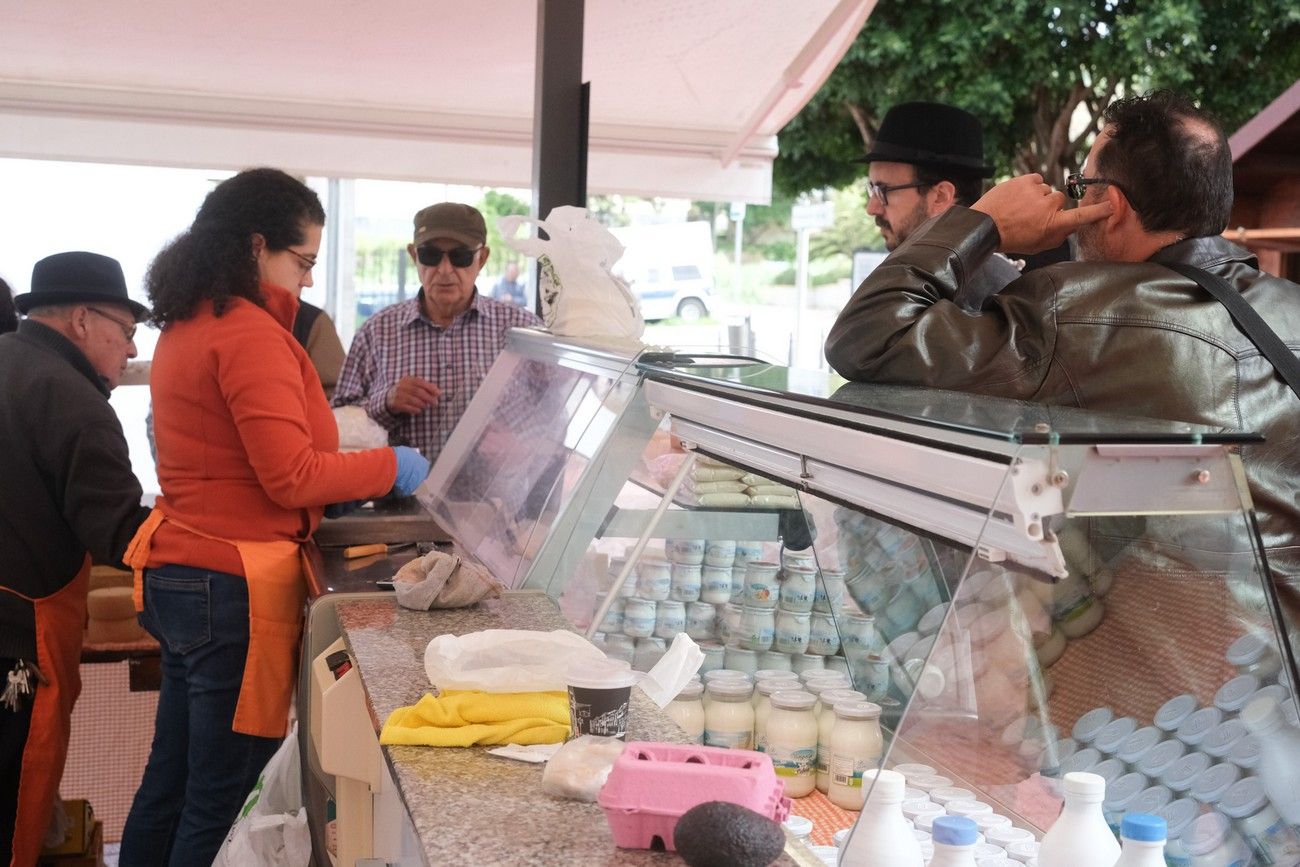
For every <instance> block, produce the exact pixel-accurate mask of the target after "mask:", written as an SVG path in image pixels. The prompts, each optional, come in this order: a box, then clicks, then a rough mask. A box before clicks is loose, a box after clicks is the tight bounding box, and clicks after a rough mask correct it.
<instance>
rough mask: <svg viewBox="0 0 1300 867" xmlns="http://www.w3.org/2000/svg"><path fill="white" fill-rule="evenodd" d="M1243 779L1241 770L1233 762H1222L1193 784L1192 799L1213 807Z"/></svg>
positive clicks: (1209, 769)
mask: <svg viewBox="0 0 1300 867" xmlns="http://www.w3.org/2000/svg"><path fill="white" fill-rule="evenodd" d="M1240 779H1241V768H1239V767H1237V766H1236V765H1234V764H1232V763H1231V762H1220V763H1219V764H1217V765H1213V766H1211V767H1210V768H1208V769H1207V770H1206V771H1205V773H1203V774H1201V775H1200V776H1199V777H1197V778H1196V782H1195V783H1193V784H1192V798H1193V800H1197V801H1200V802H1201V803H1202V804H1206V805H1208V806H1211V807H1213V806H1214V805H1216V804H1217V803H1218V802H1219V799H1220V798H1222V797H1223V793H1224V792H1226V791H1228V787H1229V786H1231V785H1232V784H1233V783H1235V782H1237V780H1240Z"/></svg>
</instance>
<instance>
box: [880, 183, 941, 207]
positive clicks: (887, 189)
mask: <svg viewBox="0 0 1300 867" xmlns="http://www.w3.org/2000/svg"><path fill="white" fill-rule="evenodd" d="M932 186H934V184H922V183H914V184H878V183H876V182H875V181H867V190H868V191H869V192H870V193H871V195H873V196H875V197H876V198H877V199H880V204H882V205H885V206H886V207H888V205H889V194H890V193H892V192H894V191H895V190H920V189H924V188H925V187H932Z"/></svg>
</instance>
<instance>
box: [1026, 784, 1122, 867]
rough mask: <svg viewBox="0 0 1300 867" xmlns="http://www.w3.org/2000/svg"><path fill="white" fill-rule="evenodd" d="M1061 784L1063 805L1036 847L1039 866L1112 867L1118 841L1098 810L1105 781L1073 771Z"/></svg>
mask: <svg viewBox="0 0 1300 867" xmlns="http://www.w3.org/2000/svg"><path fill="white" fill-rule="evenodd" d="M1063 784H1064V788H1065V807H1064V809H1062V810H1061V815H1059V816H1057V817H1056V821H1055V822H1054V823H1053V824H1052V827H1051V828H1050V829H1049V830H1048V832H1047V834H1046V835H1044V837H1043V842H1042V845H1040V846H1039V848H1038V867H1114V865H1115V862H1116V861H1117V860H1118V859H1119V854H1120V849H1119V843H1117V842H1115V835H1114V834H1113V833H1111V830H1110V826H1109V825H1107V824H1106V817H1105V816H1104V815H1102V812H1101V802H1102V801H1103V800H1105V798H1106V781H1105V780H1104V779H1103V778H1102V777H1099V776H1098V775H1096V774H1088V773H1082V772H1079V771H1075V772H1072V773H1068V774H1066V775H1065V779H1064V781H1063Z"/></svg>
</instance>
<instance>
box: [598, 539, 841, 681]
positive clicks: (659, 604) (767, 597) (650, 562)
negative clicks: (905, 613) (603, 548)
mask: <svg viewBox="0 0 1300 867" xmlns="http://www.w3.org/2000/svg"><path fill="white" fill-rule="evenodd" d="M760 550H761V548H760V546H759V544H758V543H747V542H704V541H702V540H671V541H669V542H668V543H667V546H666V555H667V557H668V559H667V560H660V559H658V558H657V557H656V556H655V555H654V554H651V555H649V556H648V557H645V556H643V557H642V558H641V560H640V561H638V563H637V565H636V572H635V573H634V575H633V576H630V577H629V579H628V582H627V583H625V584H624V588H625V589H626V588H627V587H629V586H636V587H638V588H639V590H638V592H641V593H643V594H644V595H642V596H622V597H620V598H617V599H615V600H613V601H612V602H611V604H610V606H609V609H608V611H607V613H606V615H605V617H604V618H603V619H602V621H601V623H600V626H599V633H600V634H601V636H602V637H603V640H604V649H605V650H606V652H607V653H609V654H610V655H611V656H616V657H618V658H623V659H628V660H629V661H632V662H633V664H634V665H636V667H638V668H640V667H641V666H640V665H639V664H638V661H637V659H638V656H640V657H642V661H645V660H649V659H650V658H652V657H653V655H654V653H655V652H656V651H657V650H658V649H659V643H660V642H661V641H662V642H669V641H671V640H672V639H673V638H674V637H675V636H676V635H677V634H678V633H679V632H685V633H686V634H687V635H689V636H690V637H691V638H693V639H695V640H696V641H698V642H700V643H701V644H702V646H703V648H704V650H705V653H706V655H707V659H706V662H705V669H704V670H709V669H711V668H721V667H733V668H740V669H742V670H748V671H755V670H758V669H760V668H785V669H789V670H797V671H802V670H807V669H810V668H824V667H827V666H828V665H829V666H830V667H835V668H841V667H842V668H843V669H844V670H847V665H841V664H840V663H836V662H830V661H828V660H823V659H819V658H818V657H827V656H835V655H836V654H838V653H839V652H840V635H839V631H838V629H837V628H836V623H835V619H834V613H833V612H835V611H836V610H838V609H839V607H840V600H841V599H842V598H843V582H842V580H839V578H838V576H837V575H836V574H835V573H834V572H831V571H828V572H826V573H823V574H820V575H819V573H818V570H817V569H816V566H815V565H814V561H813V558H812V555H811V553H806V554H805V553H796V552H788V551H787V552H786V553H785V555H784V556H783V558H782V559H783V561H784V564H783V566H778V565H777V564H776V563H773V562H768V561H762V560H755V559H752V558H753V555H754V554H756V553H757V552H758V551H760ZM729 557H730V558H732V560H731V562H732V563H733V564H735V563H743V566H742V565H733V566H732V567H731V574H733V575H737V576H741V577H740V578H739V581H738V584H737V585H736V586H737V589H736V591H735V592H736V597H735V598H736V599H737V601H736V602H730V601H728V602H726V603H715V602H711V601H707V599H709V598H713V599H722V598H724V596H723V586H722V585H721V584H719V585H718V586H717V587H714V588H710V586H709V585H708V584H707V583H705V584H703V585H701V584H700V583H698V581H699V579H698V578H697V570H700V569H711V568H716V569H723V568H724V567H723V566H722V564H723V563H724V562H726V560H727V558H729ZM696 560H701V562H699V563H697V562H693V561H696ZM621 568H622V565H621V563H619V562H617V561H616V562H615V563H614V564H612V565H611V572H616V571H617V570H618V569H621ZM634 579H635V584H634ZM710 593H714V594H716V595H713V596H710ZM665 595H666V596H667V597H668V598H646V597H647V596H653V597H662V596H665ZM697 595H699V596H701V597H702V598H699V599H693V598H690V597H693V596H697ZM674 596H676V597H682V598H672V597H674ZM727 598H730V597H727ZM619 636H623V637H619ZM848 642H849V643H850V644H852V642H853V639H852V638H849V639H848ZM724 645H725V646H726V647H725V649H724Z"/></svg>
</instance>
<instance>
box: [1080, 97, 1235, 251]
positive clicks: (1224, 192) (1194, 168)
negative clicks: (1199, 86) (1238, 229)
mask: <svg viewBox="0 0 1300 867" xmlns="http://www.w3.org/2000/svg"><path fill="white" fill-rule="evenodd" d="M1102 120H1103V127H1104V128H1103V133H1102V135H1103V138H1104V141H1103V142H1101V146H1100V147H1099V148H1098V149H1097V150H1096V162H1097V165H1096V166H1095V167H1094V168H1095V169H1096V174H1097V175H1098V176H1100V177H1105V178H1110V179H1111V180H1113V181H1115V182H1116V183H1117V184H1118V185H1119V187H1120V188H1121V189H1122V190H1123V192H1124V195H1125V196H1126V197H1127V198H1128V201H1129V204H1130V205H1132V207H1133V209H1134V210H1135V211H1136V212H1137V214H1138V218H1139V219H1140V220H1141V223H1142V228H1143V229H1145V230H1146V231H1147V232H1150V233H1152V234H1159V233H1167V232H1173V233H1176V234H1177V235H1179V236H1180V237H1184V238H1200V237H1206V236H1210V235H1218V234H1219V233H1221V232H1222V231H1223V230H1224V229H1225V228H1227V226H1228V217H1229V214H1230V213H1231V212H1232V152H1231V150H1230V149H1229V148H1228V139H1227V137H1226V136H1225V135H1224V134H1223V130H1222V129H1220V128H1219V125H1218V124H1217V123H1216V122H1215V121H1214V119H1213V118H1212V117H1211V116H1210V115H1209V114H1207V113H1205V112H1203V111H1201V110H1200V109H1199V108H1197V107H1196V106H1195V105H1194V104H1193V103H1192V102H1191V101H1190V100H1188V99H1187V98H1185V97H1183V96H1180V95H1178V94H1176V93H1173V92H1171V91H1167V90H1160V91H1156V92H1155V93H1151V94H1148V95H1147V96H1135V97H1132V98H1130V99H1122V100H1119V101H1118V102H1114V103H1112V104H1111V105H1110V106H1109V107H1108V108H1107V109H1106V113H1105V114H1104V115H1103V118H1102Z"/></svg>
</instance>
